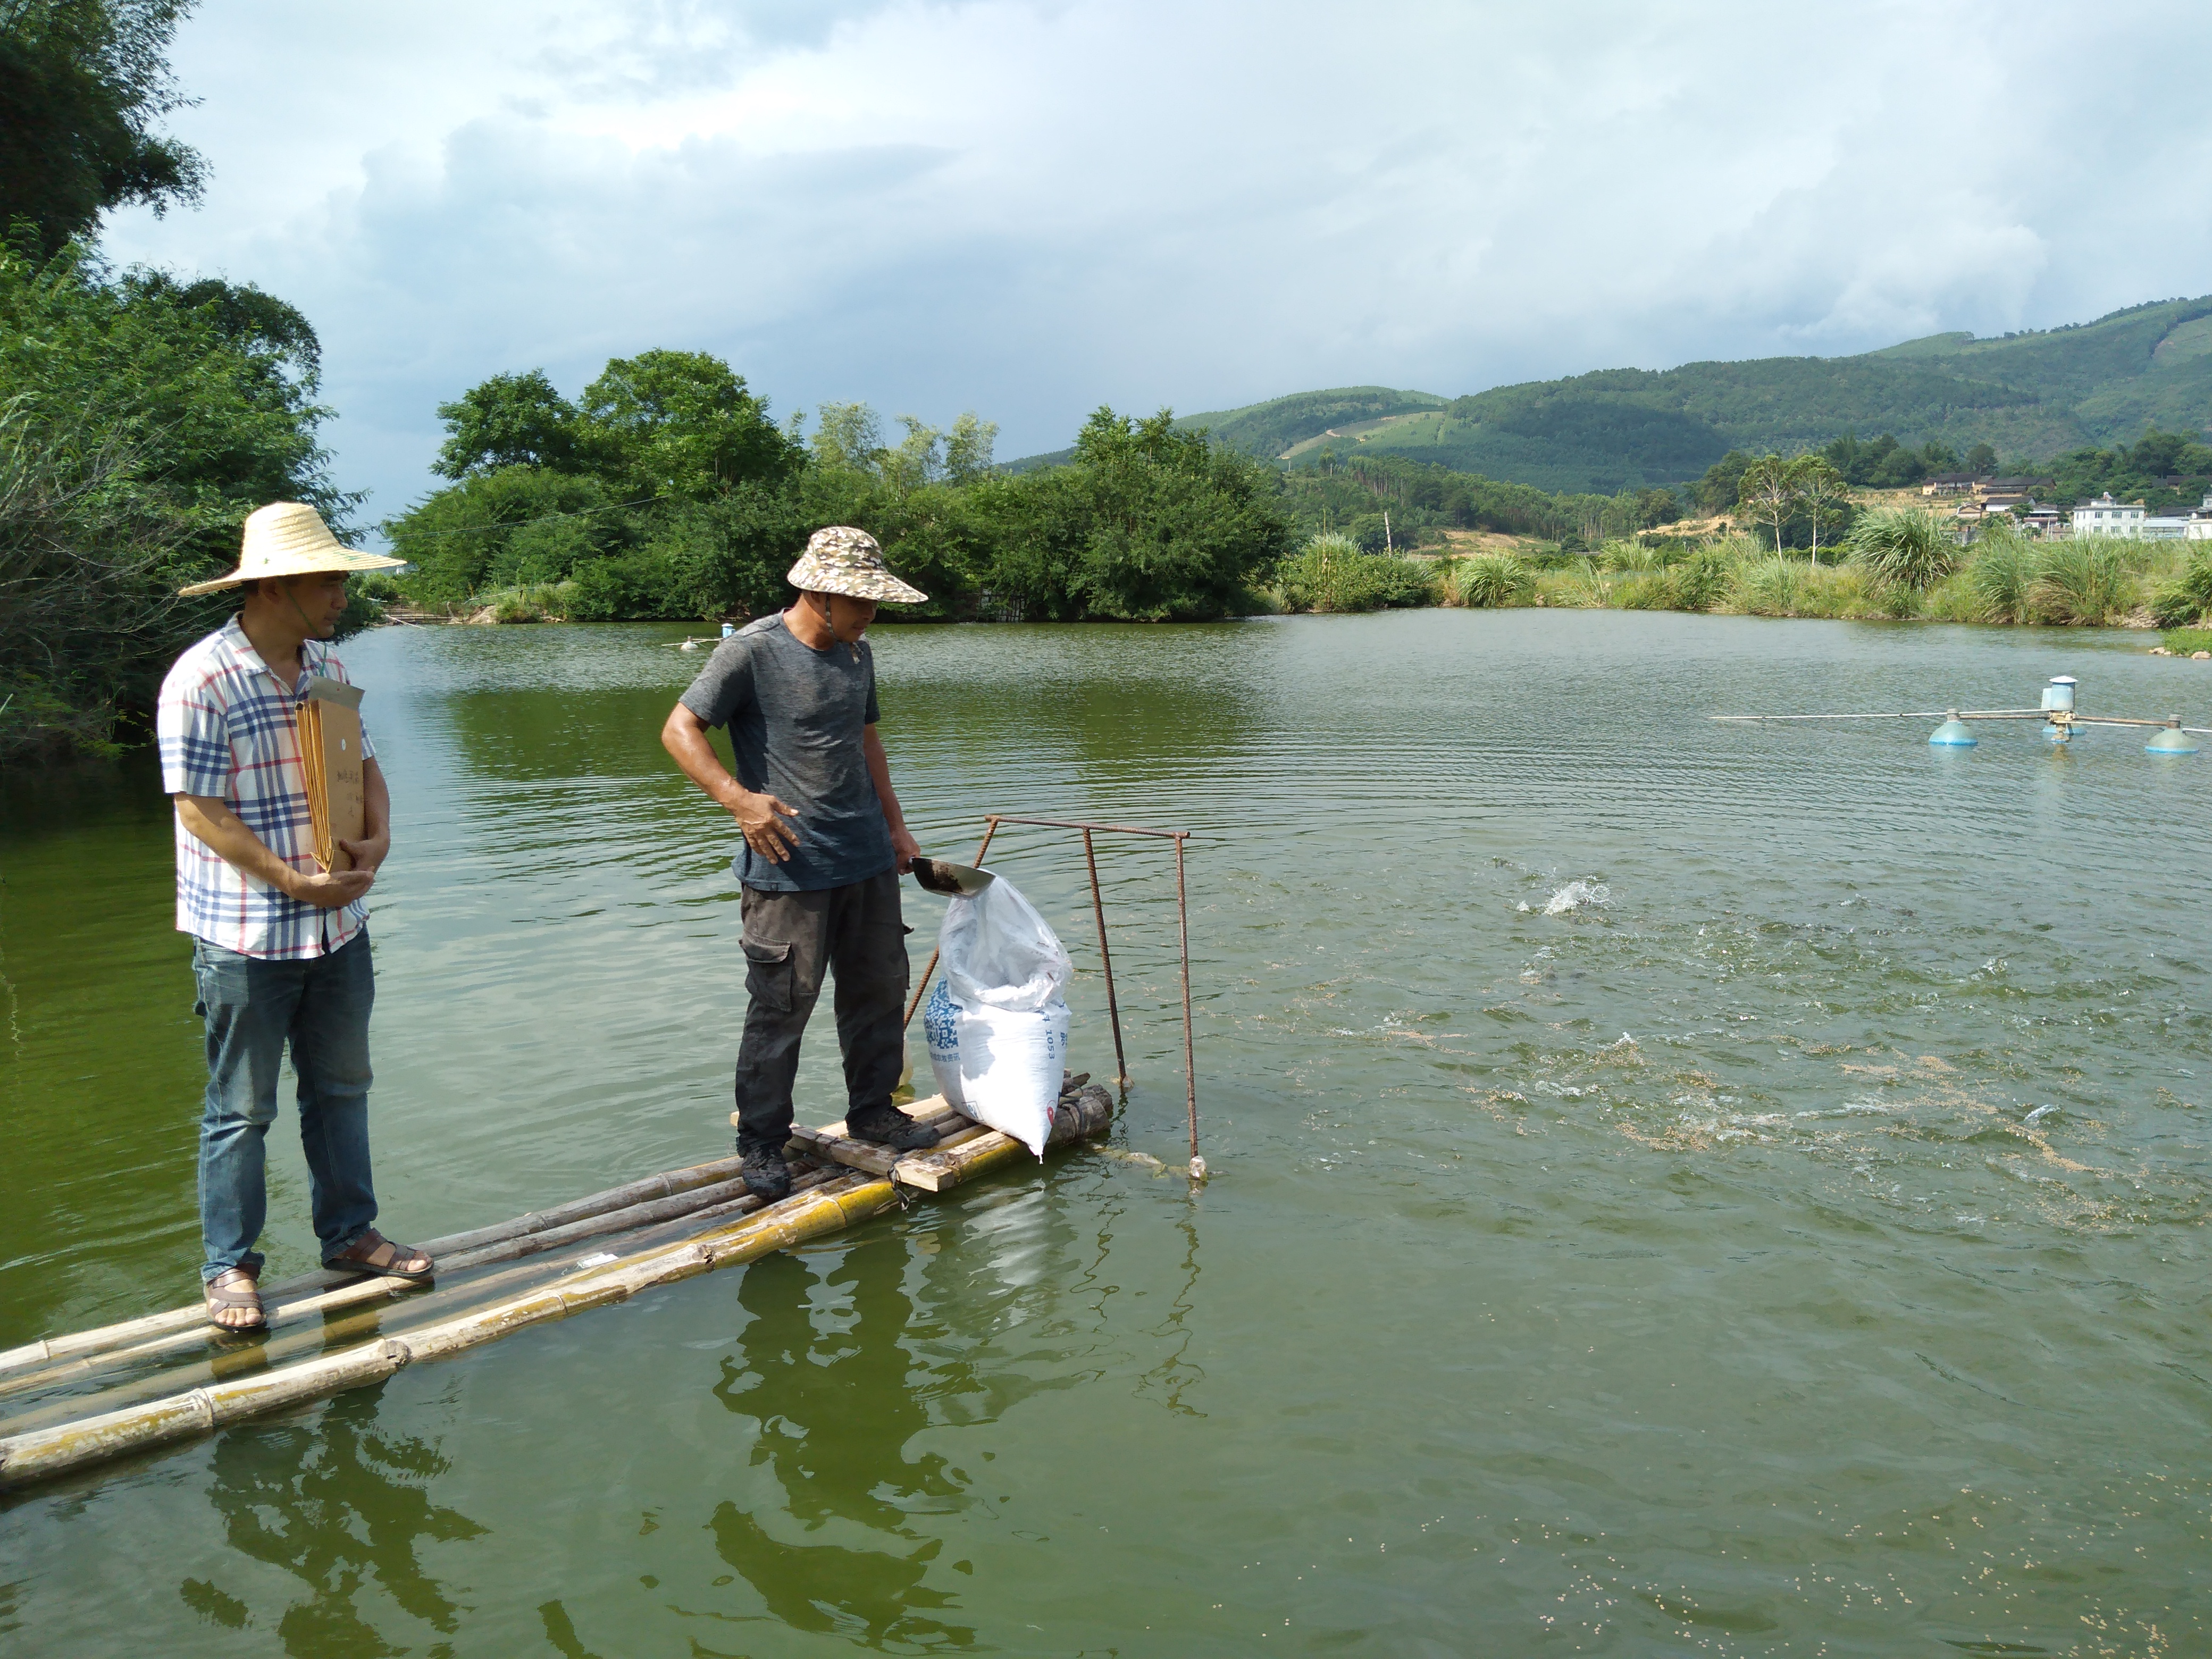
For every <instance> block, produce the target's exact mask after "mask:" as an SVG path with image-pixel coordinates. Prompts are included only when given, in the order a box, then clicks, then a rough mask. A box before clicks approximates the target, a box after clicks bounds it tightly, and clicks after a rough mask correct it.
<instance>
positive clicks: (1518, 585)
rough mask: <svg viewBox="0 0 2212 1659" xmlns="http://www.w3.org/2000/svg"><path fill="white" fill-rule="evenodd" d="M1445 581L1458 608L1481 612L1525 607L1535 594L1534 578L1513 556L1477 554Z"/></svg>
mask: <svg viewBox="0 0 2212 1659" xmlns="http://www.w3.org/2000/svg"><path fill="white" fill-rule="evenodd" d="M1446 580H1447V582H1448V584H1449V590H1450V595H1451V599H1452V602H1453V603H1454V604H1455V605H1469V606H1473V607H1475V608H1478V609H1482V608H1489V607H1495V606H1499V605H1526V604H1528V601H1529V600H1530V599H1534V597H1535V593H1536V579H1535V577H1534V575H1533V574H1531V573H1530V571H1529V569H1528V566H1527V565H1525V564H1523V563H1522V562H1521V561H1520V560H1518V559H1516V558H1515V557H1514V556H1512V555H1511V554H1510V553H1478V554H1476V555H1475V556H1474V557H1473V558H1471V559H1462V561H1461V562H1459V563H1457V564H1455V565H1454V566H1453V567H1452V570H1451V574H1450V575H1449V577H1448V578H1447V579H1446Z"/></svg>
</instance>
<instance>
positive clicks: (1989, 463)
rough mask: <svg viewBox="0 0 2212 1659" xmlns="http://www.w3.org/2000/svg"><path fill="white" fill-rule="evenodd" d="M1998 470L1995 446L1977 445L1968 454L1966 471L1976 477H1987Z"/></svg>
mask: <svg viewBox="0 0 2212 1659" xmlns="http://www.w3.org/2000/svg"><path fill="white" fill-rule="evenodd" d="M1996 470H1997V452H1996V446H1995V445H1993V444H1976V445H1975V446H1974V447H1972V449H1970V450H1968V451H1967V452H1966V471H1969V472H1971V473H1972V474H1973V475H1974V476H1975V477H1987V476H1988V475H1989V474H1990V473H1992V472H1994V471H1996Z"/></svg>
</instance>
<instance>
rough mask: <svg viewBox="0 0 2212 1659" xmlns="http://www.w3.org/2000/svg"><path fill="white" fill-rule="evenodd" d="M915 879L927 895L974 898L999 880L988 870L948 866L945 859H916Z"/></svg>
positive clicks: (964, 866) (965, 866)
mask: <svg viewBox="0 0 2212 1659" xmlns="http://www.w3.org/2000/svg"><path fill="white" fill-rule="evenodd" d="M914 879H915V884H916V885H918V886H919V887H921V890H923V891H924V892H927V893H943V894H944V895H945V896H947V897H956V896H957V897H959V898H973V897H975V895H976V894H978V893H980V892H981V891H982V890H984V889H985V888H986V887H988V886H989V885H990V884H992V883H993V882H994V881H996V880H997V879H998V878H997V877H996V876H994V875H993V874H992V873H991V872H989V871H988V870H977V869H975V868H973V867H971V866H968V865H965V864H947V863H946V862H945V860H943V859H916V860H915V861H914Z"/></svg>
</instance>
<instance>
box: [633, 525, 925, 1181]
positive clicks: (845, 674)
mask: <svg viewBox="0 0 2212 1659" xmlns="http://www.w3.org/2000/svg"><path fill="white" fill-rule="evenodd" d="M786 580H788V581H789V582H790V583H791V585H792V586H793V587H795V588H797V589H798V590H799V598H798V599H797V600H796V602H795V603H793V605H791V606H789V607H788V608H787V609H786V610H784V611H780V612H778V613H777V614H776V615H775V616H771V617H762V618H761V619H760V620H759V621H757V622H754V623H747V624H746V625H745V626H744V628H742V629H738V632H737V633H735V634H733V635H731V636H730V637H729V638H728V639H726V640H724V641H722V643H721V645H720V647H718V648H717V649H716V650H715V652H714V655H713V656H712V657H711V658H709V659H708V662H707V665H706V667H705V668H704V669H703V670H702V671H701V672H700V675H699V678H697V679H696V680H694V681H693V682H692V683H691V688H690V690H688V691H686V692H684V696H683V697H682V699H681V700H680V701H679V702H678V703H677V705H676V707H675V708H673V709H671V711H670V712H669V715H668V720H667V723H666V724H665V726H662V727H661V731H660V741H661V743H662V744H664V745H665V746H666V748H667V750H668V752H669V753H670V754H671V755H673V756H674V757H676V763H677V764H678V766H680V767H682V768H683V769H684V775H686V776H688V777H689V778H690V780H691V781H692V782H694V783H696V784H697V785H698V786H699V787H701V788H702V789H703V790H705V791H706V792H707V793H708V795H710V796H712V797H713V798H714V802H715V804H716V805H719V806H720V807H721V808H722V809H723V810H724V811H726V812H728V813H729V815H730V816H731V817H733V818H735V819H736V820H737V821H738V829H741V830H743V831H744V846H743V847H741V848H739V849H738V855H737V858H736V859H735V860H733V862H732V868H733V869H734V870H735V871H736V872H737V876H738V881H739V882H740V883H742V884H744V902H743V906H742V908H743V911H744V954H745V991H746V994H747V997H748V1002H747V1006H746V1008H745V1023H744V1036H743V1037H742V1038H741V1039H740V1041H739V1043H738V1077H737V1097H738V1152H739V1153H740V1154H741V1155H742V1158H743V1163H742V1164H740V1166H739V1173H740V1174H741V1175H742V1176H744V1180H745V1184H746V1185H747V1186H748V1187H750V1188H752V1190H753V1191H754V1192H756V1193H758V1194H760V1195H761V1196H762V1197H763V1198H766V1199H770V1200H774V1199H778V1198H781V1197H783V1196H784V1195H785V1194H787V1193H788V1192H790V1190H791V1171H790V1170H789V1169H788V1168H787V1167H786V1165H785V1164H784V1160H783V1147H784V1143H785V1142H786V1141H787V1140H788V1139H790V1136H791V1119H792V1104H791V1088H792V1082H793V1079H794V1078H795V1077H796V1075H797V1073H798V1071H799V1036H800V1034H801V1033H802V1032H804V1031H805V1029H806V1020H807V1017H808V1016H809V1015H810V1014H811V1013H812V1012H814V1004H815V1000H816V999H817V998H818V997H819V996H820V995H821V994H822V979H823V972H824V970H825V969H826V970H827V971H828V972H829V973H830V974H832V975H834V976H835V977H836V981H837V991H836V1011H837V1046H838V1048H839V1049H840V1050H841V1051H842V1053H843V1055H844V1059H845V1092H846V1112H845V1127H846V1128H847V1130H848V1132H849V1133H852V1134H854V1135H855V1136H857V1137H859V1138H860V1139H864V1140H874V1141H880V1142H881V1143H883V1144H884V1145H885V1146H891V1147H895V1148H896V1149H898V1150H900V1151H902V1152H907V1151H914V1150H916V1149H919V1148H921V1147H924V1146H934V1145H935V1144H936V1141H937V1132H936V1131H935V1130H934V1129H930V1128H926V1127H923V1126H922V1125H921V1124H918V1123H915V1122H914V1121H911V1120H910V1119H908V1118H907V1117H906V1116H904V1115H902V1113H900V1111H899V1110H898V1109H897V1108H896V1107H895V1106H893V1105H892V1104H891V1091H892V1090H894V1089H896V1087H897V1086H898V1081H899V1073H900V1072H901V1070H902V1067H903V1065H904V1060H905V1054H906V1034H905V1022H904V1018H903V1015H904V1012H905V1002H906V990H907V976H908V968H907V957H906V931H907V930H906V926H905V923H904V921H903V920H902V918H901V916H900V915H899V883H898V878H899V875H900V873H901V872H904V871H906V870H908V869H910V868H912V867H913V864H914V860H915V857H916V856H917V855H918V854H919V853H920V852H921V848H919V847H917V846H916V845H915V839H914V837H913V836H910V835H908V833H907V828H906V818H905V816H904V815H903V814H902V812H901V811H899V803H898V796H897V794H896V793H894V791H893V790H892V788H891V773H890V761H889V760H888V759H887V758H886V757H885V756H884V745H883V741H882V739H881V738H878V736H877V735H876V668H875V659H874V657H873V656H872V654H871V653H870V652H869V649H868V646H867V641H866V640H865V639H863V638H862V635H865V634H866V632H867V629H868V624H869V623H872V622H873V621H874V620H875V616H876V606H877V605H878V603H879V602H884V601H888V602H890V603H891V604H905V605H912V604H915V603H918V602H920V601H921V600H923V599H927V597H928V595H927V594H925V593H922V592H919V591H918V590H916V589H915V588H912V587H909V586H907V585H906V584H905V583H904V582H902V581H901V580H899V579H898V578H897V577H896V576H894V575H892V574H891V573H890V569H889V568H886V567H885V565H884V555H883V550H882V549H881V548H879V547H878V546H877V545H876V540H875V538H874V537H872V536H871V535H869V534H868V533H867V532H866V531H864V530H854V529H852V528H851V527H849V526H844V525H836V526H831V527H829V529H826V530H817V531H816V532H814V536H813V538H812V539H811V541H809V542H808V543H807V544H806V552H805V555H804V556H802V557H801V558H800V559H799V562H798V563H797V564H794V565H793V566H792V567H791V571H790V574H789V575H788V576H787V578H786ZM713 726H726V727H728V728H729V734H730V747H731V749H732V751H733V752H734V753H735V755H736V757H737V763H738V771H737V775H736V776H735V777H732V776H731V775H730V774H729V773H728V772H726V771H725V770H724V769H723V767H722V763H721V761H720V757H718V756H716V754H715V752H714V744H712V742H710V741H709V740H708V729H709V728H710V727H713Z"/></svg>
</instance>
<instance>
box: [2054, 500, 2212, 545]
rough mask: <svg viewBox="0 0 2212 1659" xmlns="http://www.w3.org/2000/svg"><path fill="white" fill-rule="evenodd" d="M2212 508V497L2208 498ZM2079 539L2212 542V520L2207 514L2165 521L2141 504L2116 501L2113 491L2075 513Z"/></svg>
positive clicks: (2075, 526) (2076, 508)
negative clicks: (2100, 537) (2148, 511)
mask: <svg viewBox="0 0 2212 1659" xmlns="http://www.w3.org/2000/svg"><path fill="white" fill-rule="evenodd" d="M2204 501H2205V506H2206V507H2212V495H2207V496H2206V497H2205V498H2204ZM2074 533H2075V535H2077V536H2120V537H2124V538H2126V539H2127V540H2129V541H2142V542H2178V541H2182V540H2189V541H2198V540H2203V539H2206V538H2212V520H2207V519H2206V518H2205V517H2204V515H2203V513H2201V512H2200V513H2192V514H2191V515H2190V516H2189V517H2188V518H2185V519H2183V518H2163V517H2158V516H2154V515H2153V514H2151V513H2146V512H2145V511H2144V510H2143V504H2142V502H2141V501H2114V500H2113V499H2112V491H2110V490H2109V489H2108V490H2106V492H2105V493H2104V494H2103V495H2100V496H2098V497H2097V499H2096V500H2095V501H2089V502H2087V503H2085V504H2084V505H2082V506H2081V507H2075V509H2074Z"/></svg>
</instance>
